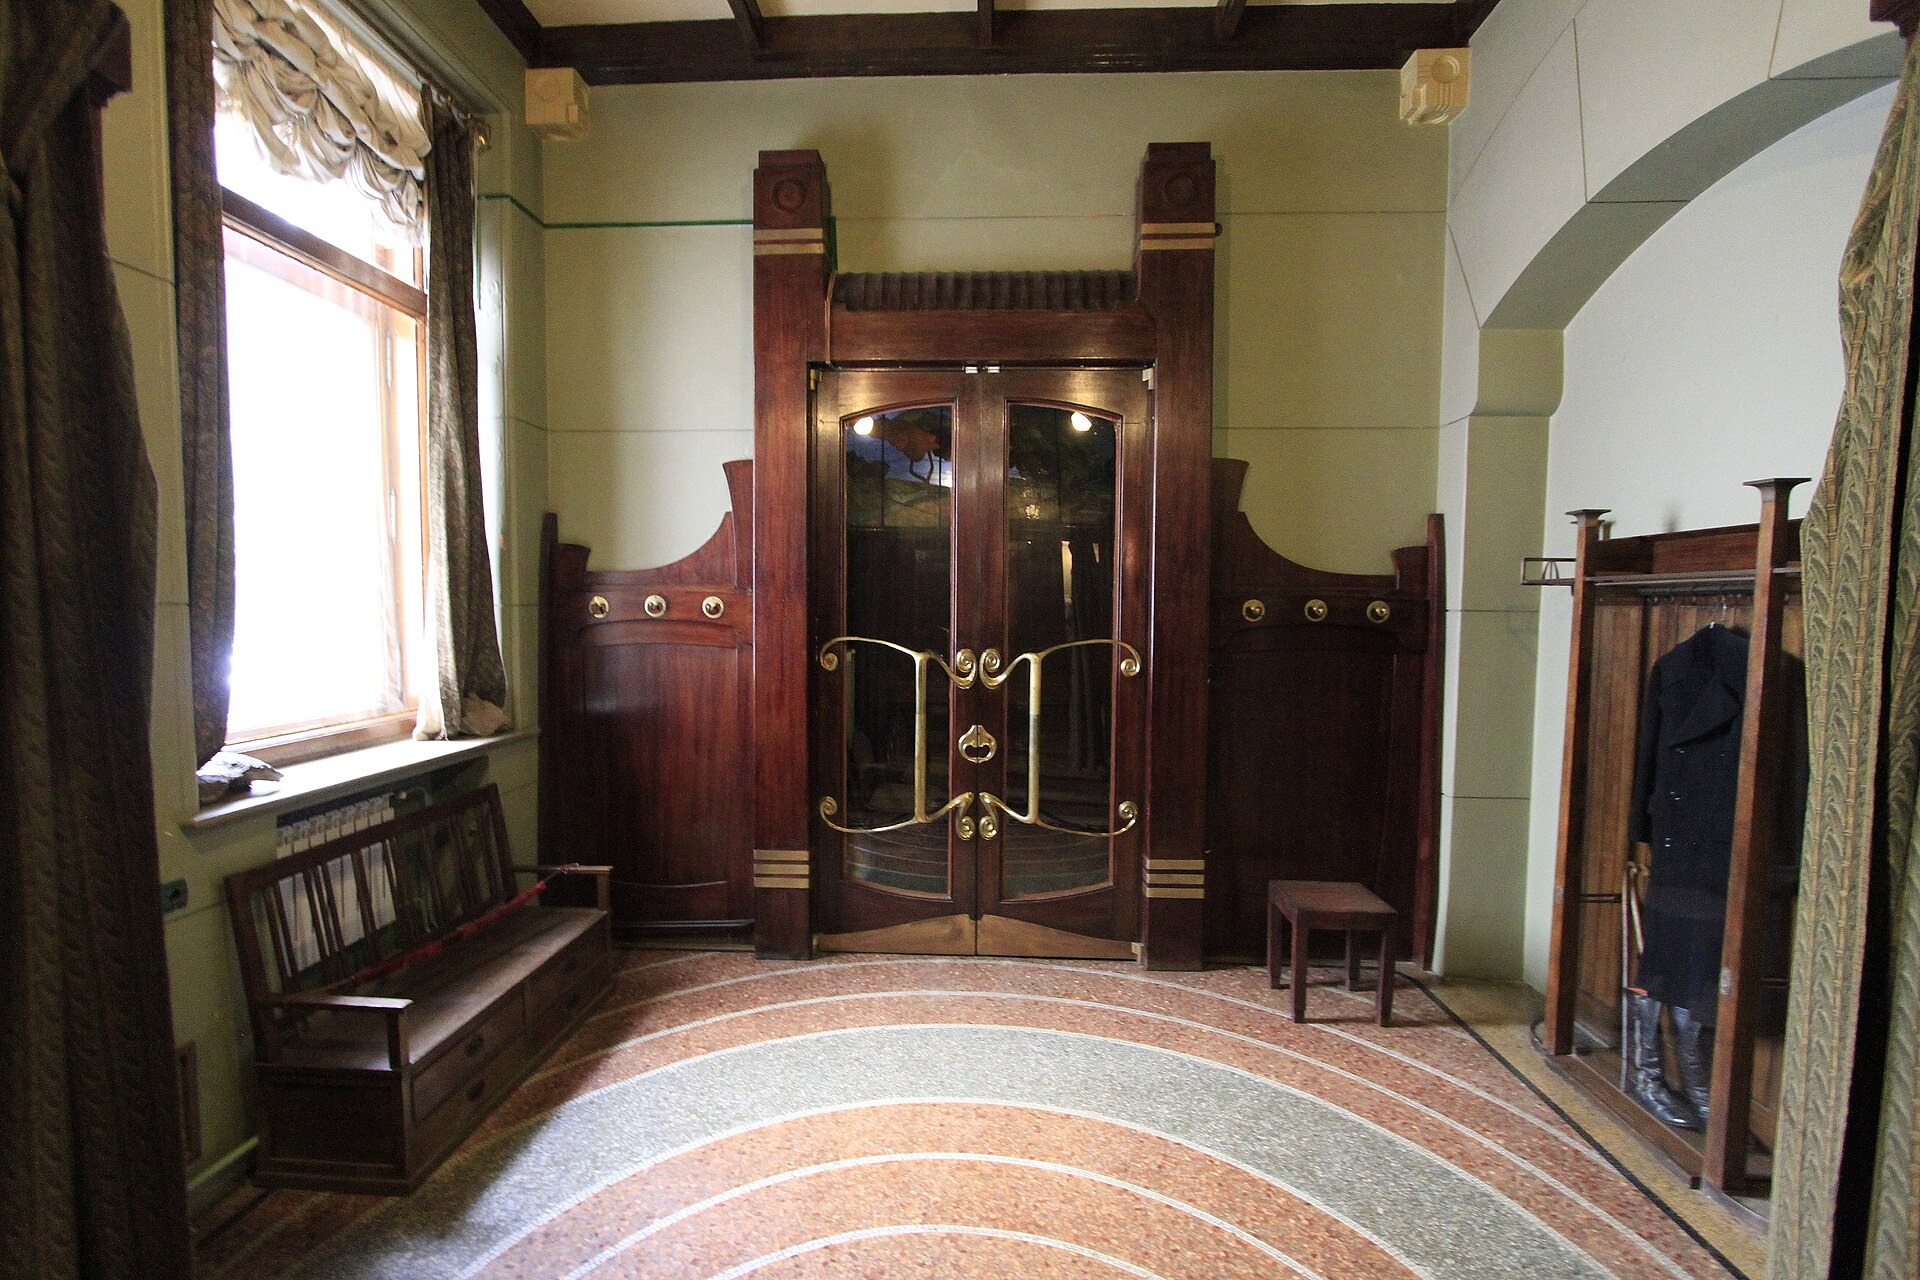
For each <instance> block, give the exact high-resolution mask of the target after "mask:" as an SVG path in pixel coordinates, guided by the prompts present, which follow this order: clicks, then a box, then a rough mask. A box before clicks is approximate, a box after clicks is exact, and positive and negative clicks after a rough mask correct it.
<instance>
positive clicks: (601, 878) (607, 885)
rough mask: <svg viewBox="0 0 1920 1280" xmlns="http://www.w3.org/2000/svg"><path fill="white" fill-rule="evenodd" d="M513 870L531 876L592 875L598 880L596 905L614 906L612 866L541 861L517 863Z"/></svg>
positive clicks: (602, 906) (609, 908) (601, 906)
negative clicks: (529, 864) (537, 862)
mask: <svg viewBox="0 0 1920 1280" xmlns="http://www.w3.org/2000/svg"><path fill="white" fill-rule="evenodd" d="M512 870H514V871H515V872H518V873H520V874H522V875H529V876H592V877H593V878H594V880H595V881H596V884H595V886H594V897H595V903H594V905H596V906H598V907H599V908H600V909H601V910H602V911H609V910H612V908H613V887H612V882H611V880H610V877H611V876H612V875H613V868H612V867H602V866H591V865H588V864H586V863H581V862H569V863H563V864H550V863H540V864H538V865H535V866H526V865H524V864H521V863H515V864H514V866H513V868H512Z"/></svg>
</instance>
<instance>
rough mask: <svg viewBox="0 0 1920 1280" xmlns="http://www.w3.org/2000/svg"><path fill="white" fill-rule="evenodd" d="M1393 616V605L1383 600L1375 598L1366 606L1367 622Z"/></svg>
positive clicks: (1382, 620) (1384, 619)
mask: <svg viewBox="0 0 1920 1280" xmlns="http://www.w3.org/2000/svg"><path fill="white" fill-rule="evenodd" d="M1392 616H1393V606H1392V605H1390V604H1388V603H1387V602H1386V601H1385V600H1375V601H1374V602H1373V603H1372V604H1370V605H1368V606H1367V621H1368V622H1385V621H1386V620H1387V619H1388V618H1391V617H1392Z"/></svg>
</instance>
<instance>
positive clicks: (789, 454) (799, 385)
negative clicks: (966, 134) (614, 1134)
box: [753, 151, 829, 959]
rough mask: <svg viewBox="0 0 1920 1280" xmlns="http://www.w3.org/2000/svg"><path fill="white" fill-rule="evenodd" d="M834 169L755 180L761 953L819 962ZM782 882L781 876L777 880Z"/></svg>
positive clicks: (786, 167) (785, 157)
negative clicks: (822, 365)
mask: <svg viewBox="0 0 1920 1280" xmlns="http://www.w3.org/2000/svg"><path fill="white" fill-rule="evenodd" d="M828 216H829V205H828V190H827V170H826V166H825V164H824V163H822V161H821V159H820V153H819V152H817V151H762V152H761V153H760V167H759V168H758V169H756V170H754V175H753V326H754V343H753V345H754V370H753V403H754V415H753V416H754V425H753V458H754V485H753V600H754V607H753V722H754V731H753V740H754V769H753V777H754V794H753V804H754V818H753V847H754V860H755V876H754V885H755V889H754V908H755V911H754V932H753V944H754V951H755V952H756V953H757V954H759V955H762V956H779V957H787V958H793V959H805V958H807V957H808V956H810V955H811V954H812V951H813V944H812V934H811V931H810V923H809V919H808V914H809V899H810V896H811V891H810V889H809V888H808V887H807V885H808V883H809V881H810V876H809V875H808V874H807V863H806V861H805V860H804V859H800V858H797V857H796V856H795V855H797V854H801V853H804V851H806V850H807V849H808V848H809V847H810V845H811V840H810V830H811V821H810V815H811V809H810V808H809V805H808V802H807V761H808V751H807V675H808V666H807V449H808V440H809V437H810V432H809V429H808V428H809V412H810V410H809V405H808V400H809V388H808V370H809V368H810V366H812V365H814V364H816V363H818V362H820V361H822V360H824V359H825V355H826V300H827V219H828ZM776 872H777V873H778V874H775V873H776Z"/></svg>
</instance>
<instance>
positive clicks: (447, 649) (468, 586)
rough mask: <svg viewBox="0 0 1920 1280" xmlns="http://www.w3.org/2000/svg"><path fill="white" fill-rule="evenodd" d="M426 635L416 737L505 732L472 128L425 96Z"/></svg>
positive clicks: (432, 95) (433, 94) (433, 96)
mask: <svg viewBox="0 0 1920 1280" xmlns="http://www.w3.org/2000/svg"><path fill="white" fill-rule="evenodd" d="M427 116H428V125H429V132H430V133H431V135H432V149H431V150H430V151H428V152H427V227H428V246H427V456H426V470H427V511H426V520H427V548H428V567H427V628H428V633H429V635H430V636H431V637H432V638H433V643H434V651H435V658H436V662H437V665H438V670H439V675H438V679H437V680H436V681H433V682H430V683H429V684H428V685H427V687H426V688H425V689H424V690H423V691H422V693H421V698H420V720H419V724H418V725H417V726H416V727H415V729H414V731H413V736H414V737H416V738H458V737H464V736H468V735H472V736H478V737H484V736H486V735H487V734H491V733H497V732H499V731H500V730H501V729H502V728H504V727H505V726H506V723H507V714H506V711H505V707H506V705H507V675H506V668H505V666H504V664H503V663H502V662H501V659H500V637H499V634H498V632H497V631H496V630H495V628H494V613H493V567H492V558H491V556H489V554H488V552H487V522H486V512H485V510H484V508H483V507H482V504H481V494H480V357H479V348H478V342H477V339H476V336H475V330H474V295H473V234H474V207H475V206H474V199H475V188H474V174H473V156H474V126H473V121H472V120H471V119H469V118H468V117H467V116H466V115H464V114H463V113H462V112H460V111H459V110H458V109H457V108H455V107H454V106H453V105H452V104H451V103H449V102H447V101H446V100H445V99H444V98H443V97H442V96H441V95H440V94H439V93H438V92H437V91H434V90H431V89H429V90H428V92H427Z"/></svg>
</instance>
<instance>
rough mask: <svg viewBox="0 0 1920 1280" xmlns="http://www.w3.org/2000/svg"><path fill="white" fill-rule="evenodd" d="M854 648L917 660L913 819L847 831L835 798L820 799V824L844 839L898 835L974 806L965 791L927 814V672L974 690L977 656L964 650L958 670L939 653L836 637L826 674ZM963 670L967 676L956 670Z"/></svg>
mask: <svg viewBox="0 0 1920 1280" xmlns="http://www.w3.org/2000/svg"><path fill="white" fill-rule="evenodd" d="M851 644H877V645H879V646H880V647H881V648H883V649H893V650H895V651H897V652H899V653H904V654H906V655H907V656H908V657H909V658H912V659H913V815H912V816H911V817H909V818H906V819H904V820H902V821H900V822H893V823H889V824H887V825H886V826H882V827H843V826H841V825H840V824H839V823H837V822H835V821H834V817H835V815H837V814H838V813H839V812H840V802H839V801H838V800H835V799H834V798H833V797H832V796H822V797H820V806H819V809H820V820H821V821H822V822H824V823H826V824H827V825H828V826H829V827H832V828H833V829H834V830H835V831H838V832H840V833H842V834H843V835H850V836H866V835H878V834H879V833H881V832H883V831H898V830H900V829H901V828H902V827H919V826H925V825H927V824H928V823H931V822H940V821H942V820H944V819H945V818H946V816H947V815H948V814H950V813H952V812H954V811H955V810H961V811H964V810H966V808H967V807H968V806H969V805H971V804H972V803H973V792H971V791H963V792H961V793H960V794H959V795H957V796H954V797H953V798H952V799H951V800H948V801H947V802H946V803H945V804H943V805H941V806H940V807H939V808H938V809H935V810H933V811H932V812H931V813H929V812H928V811H927V669H928V668H929V667H930V666H937V667H939V668H940V670H942V671H943V672H945V673H946V676H947V679H949V680H951V681H952V682H953V683H954V684H957V685H959V686H960V687H961V688H962V689H969V688H972V687H973V680H974V676H973V655H972V654H970V653H968V652H967V651H966V650H964V649H963V650H961V651H960V653H959V654H958V655H956V657H955V666H954V667H950V666H948V665H947V663H946V660H945V659H943V658H941V657H940V655H939V654H937V653H928V652H927V651H926V650H924V649H909V648H907V646H905V645H903V644H895V643H894V642H893V641H891V640H876V639H874V638H873V637H871V636H835V637H834V638H833V639H831V640H829V641H827V642H826V643H825V644H823V645H821V646H820V649H819V655H818V660H819V663H820V667H821V669H822V670H824V671H832V670H834V669H836V668H837V667H839V665H840V655H839V653H838V652H836V649H837V648H839V647H841V646H845V645H851ZM955 667H962V668H964V669H965V673H964V674H962V672H961V671H958V670H955Z"/></svg>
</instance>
